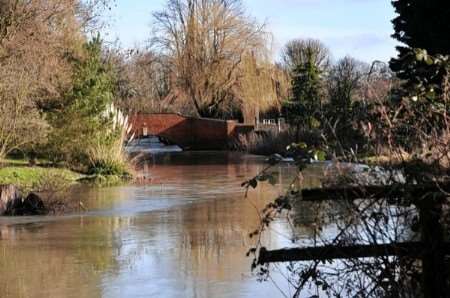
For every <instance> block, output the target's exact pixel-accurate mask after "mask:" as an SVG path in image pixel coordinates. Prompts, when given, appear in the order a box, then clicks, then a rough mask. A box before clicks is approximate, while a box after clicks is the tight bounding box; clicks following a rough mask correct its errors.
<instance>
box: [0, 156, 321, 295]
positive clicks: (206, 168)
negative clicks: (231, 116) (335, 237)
mask: <svg viewBox="0 0 450 298" xmlns="http://www.w3.org/2000/svg"><path fill="white" fill-rule="evenodd" d="M265 166H266V164H264V159H262V158H260V157H254V156H245V155H240V154H235V153H181V154H176V155H164V156H160V157H157V158H154V159H151V160H149V161H148V162H145V163H143V164H142V165H141V166H140V172H139V173H140V174H141V175H144V176H146V178H147V181H149V182H147V183H146V184H143V185H139V186H136V185H133V186H120V187H112V188H105V189H92V188H90V189H89V188H78V189H74V190H73V193H72V194H71V195H73V196H76V197H78V198H80V199H81V200H82V201H83V202H84V204H85V206H87V207H88V210H89V211H88V212H86V213H83V214H73V215H67V216H59V217H51V216H49V217H27V218H0V297H2V298H6V297H14V298H16V297H37V298H44V297H58V298H59V297H77V298H78V297H132V298H134V297H284V295H283V293H282V292H280V290H279V289H278V288H277V287H279V288H281V289H282V290H283V291H284V293H285V294H289V293H290V289H289V287H288V285H287V282H286V281H285V280H284V279H283V278H282V277H281V276H277V275H274V277H273V278H274V281H275V283H276V285H275V284H274V283H273V282H270V281H269V282H264V283H260V282H258V281H256V277H255V276H254V275H253V274H252V273H251V270H250V264H251V261H252V260H251V258H247V257H246V256H245V255H246V252H247V250H248V249H249V248H250V247H251V246H252V245H253V244H254V243H253V241H254V240H252V239H250V238H249V237H248V234H249V233H250V232H252V231H253V230H255V228H256V227H257V226H258V223H259V215H258V212H257V210H261V209H262V208H263V207H264V206H265V204H267V203H268V202H269V201H271V200H273V199H274V198H276V196H277V195H278V194H281V193H282V192H283V191H284V187H285V186H286V185H287V184H288V183H289V182H290V181H291V179H292V176H293V174H294V173H295V168H294V167H293V166H289V165H281V166H278V167H276V168H275V171H277V172H279V173H280V175H279V178H278V180H279V185H276V186H271V185H269V184H262V185H261V186H260V187H258V188H257V189H256V190H252V191H250V193H249V196H248V198H244V190H243V189H242V188H241V183H242V182H243V181H244V180H246V179H248V178H251V177H252V176H254V175H255V174H257V173H258V172H259V171H261V170H262V169H263V168H264V167H265ZM318 177H319V175H318V174H314V173H310V175H309V176H308V175H307V176H306V181H307V183H309V184H310V185H316V184H317V183H318V179H319V178H318ZM149 179H150V180H149ZM290 233H291V229H290V228H289V227H288V223H287V222H286V221H284V220H283V219H280V220H277V221H276V222H275V223H274V224H273V225H272V228H271V229H270V230H269V231H268V232H267V233H265V234H264V237H263V242H264V244H265V245H266V246H267V247H269V248H282V247H285V246H288V245H289V243H290V241H289V238H290ZM303 237H305V238H307V237H310V236H309V233H308V229H307V225H306V228H305V229H304V233H303Z"/></svg>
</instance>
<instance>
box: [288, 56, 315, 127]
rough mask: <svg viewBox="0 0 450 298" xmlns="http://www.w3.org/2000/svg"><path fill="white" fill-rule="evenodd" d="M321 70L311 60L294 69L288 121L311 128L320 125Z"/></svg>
mask: <svg viewBox="0 0 450 298" xmlns="http://www.w3.org/2000/svg"><path fill="white" fill-rule="evenodd" d="M321 85H322V84H321V71H320V69H319V68H318V67H317V66H316V65H315V64H314V63H313V62H312V61H311V60H310V61H307V62H306V63H304V64H300V65H297V66H296V67H295V68H294V70H293V71H292V97H291V99H290V100H289V101H287V102H286V103H285V113H286V115H287V118H288V121H289V122H291V123H294V124H296V125H297V126H299V125H303V126H305V127H307V128H309V129H311V128H314V127H318V126H319V125H320V122H319V119H320V108H321V94H320V89H321Z"/></svg>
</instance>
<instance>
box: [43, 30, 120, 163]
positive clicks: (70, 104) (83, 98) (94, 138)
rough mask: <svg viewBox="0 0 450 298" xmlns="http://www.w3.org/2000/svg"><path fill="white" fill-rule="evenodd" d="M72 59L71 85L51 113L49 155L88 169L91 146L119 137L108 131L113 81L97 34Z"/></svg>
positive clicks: (99, 146)
mask: <svg viewBox="0 0 450 298" xmlns="http://www.w3.org/2000/svg"><path fill="white" fill-rule="evenodd" d="M72 63H73V65H74V69H75V71H74V74H73V87H72V88H71V89H70V90H69V91H68V92H67V93H66V95H65V98H64V106H63V107H61V109H57V110H53V111H51V113H50V115H51V123H52V125H53V127H54V128H55V129H54V131H53V133H52V135H51V145H52V148H51V149H52V152H51V155H50V158H52V159H54V160H62V161H65V162H68V163H69V164H71V165H72V166H74V167H79V168H80V169H84V170H87V168H88V167H89V166H90V163H91V162H92V161H91V160H90V154H92V153H93V151H94V148H101V149H104V147H103V145H105V143H108V144H109V145H111V146H112V144H113V143H114V140H116V139H117V138H120V137H121V134H118V135H116V134H111V133H108V131H109V130H110V129H111V126H112V123H111V119H110V115H106V114H105V113H106V111H107V108H108V107H109V105H110V104H111V103H112V101H113V97H114V88H115V82H116V81H115V76H114V72H113V69H112V67H111V65H110V64H109V63H108V61H104V59H103V57H102V41H101V39H100V38H99V37H96V38H94V39H92V40H91V41H90V42H88V43H86V44H85V45H84V56H82V57H78V58H76V57H74V59H73V62H72ZM113 135H114V136H113ZM99 152H100V150H97V151H96V153H99ZM99 154H100V153H99Z"/></svg>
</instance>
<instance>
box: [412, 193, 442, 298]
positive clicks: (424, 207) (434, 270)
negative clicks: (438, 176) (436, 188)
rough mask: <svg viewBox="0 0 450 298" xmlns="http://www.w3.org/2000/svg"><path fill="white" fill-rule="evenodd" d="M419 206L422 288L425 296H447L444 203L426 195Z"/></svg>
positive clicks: (432, 297) (428, 297)
mask: <svg viewBox="0 0 450 298" xmlns="http://www.w3.org/2000/svg"><path fill="white" fill-rule="evenodd" d="M417 207H418V208H419V216H420V224H421V237H422V242H423V244H424V247H425V250H424V252H423V255H422V288H423V289H422V290H423V294H424V297H425V298H445V297H448V296H447V291H446V290H447V289H446V286H447V281H446V275H447V274H446V271H447V270H448V269H447V268H446V266H445V251H444V229H443V227H442V224H441V222H440V219H441V215H442V205H441V204H440V203H439V202H438V201H437V200H436V199H435V198H434V197H432V196H425V198H423V199H422V200H421V202H420V203H419V204H418V206H417Z"/></svg>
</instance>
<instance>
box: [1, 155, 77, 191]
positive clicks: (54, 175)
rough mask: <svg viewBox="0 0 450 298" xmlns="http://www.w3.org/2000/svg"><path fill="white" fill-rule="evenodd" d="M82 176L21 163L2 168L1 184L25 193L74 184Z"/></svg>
mask: <svg viewBox="0 0 450 298" xmlns="http://www.w3.org/2000/svg"><path fill="white" fill-rule="evenodd" d="M80 177H81V175H80V174H78V173H75V172H72V171H70V170H67V169H60V168H45V167H28V166H24V165H22V164H20V163H18V162H17V163H16V165H10V166H7V167H4V168H0V184H14V185H16V186H17V187H18V188H19V189H21V190H22V191H24V192H28V191H40V190H42V189H43V188H45V187H46V186H48V185H54V184H55V183H56V184H73V183H76V181H77V180H78V179H79V178H80Z"/></svg>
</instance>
